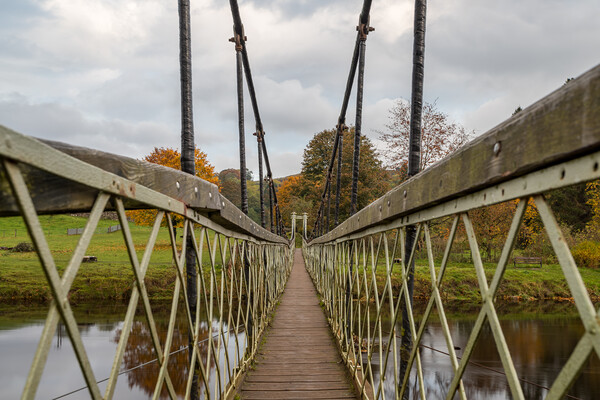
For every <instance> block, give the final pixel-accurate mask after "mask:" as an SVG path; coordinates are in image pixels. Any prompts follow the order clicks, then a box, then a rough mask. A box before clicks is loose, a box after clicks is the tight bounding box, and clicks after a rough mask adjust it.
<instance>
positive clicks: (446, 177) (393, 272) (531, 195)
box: [303, 67, 600, 399]
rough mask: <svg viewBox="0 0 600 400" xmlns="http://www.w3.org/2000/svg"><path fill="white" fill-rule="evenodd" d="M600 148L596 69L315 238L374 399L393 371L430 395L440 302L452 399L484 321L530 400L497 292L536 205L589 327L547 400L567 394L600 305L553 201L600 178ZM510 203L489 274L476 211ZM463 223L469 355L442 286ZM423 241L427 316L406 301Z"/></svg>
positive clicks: (324, 276)
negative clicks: (438, 249) (433, 327)
mask: <svg viewBox="0 0 600 400" xmlns="http://www.w3.org/2000/svg"><path fill="white" fill-rule="evenodd" d="M599 149H600V67H596V68H594V69H592V70H591V71H589V72H587V73H586V74H584V75H582V76H581V77H579V78H578V79H576V80H575V81H571V82H569V84H567V85H564V86H563V87H562V88H560V89H559V90H557V91H555V92H554V93H552V94H550V95H549V96H547V97H546V98H544V99H542V100H540V101H539V102H538V103H536V104H534V105H532V106H531V107H529V108H527V109H525V110H523V111H522V112H520V113H518V114H517V115H515V116H513V117H512V118H511V119H509V120H507V121H506V122H504V123H502V124H500V125H499V126H498V127H496V128H494V129H493V130H491V131H490V132H488V133H487V134H484V135H483V136H482V137H480V138H478V139H477V140H476V141H475V142H473V143H471V144H469V145H468V146H466V147H465V148H463V149H461V150H460V151H459V152H457V153H455V154H454V155H452V156H451V157H450V158H448V159H445V160H443V161H442V162H440V163H438V164H437V165H435V166H434V167H432V168H430V169H428V170H426V171H424V172H423V173H421V174H420V175H418V176H416V177H415V178H412V179H410V180H409V181H407V182H406V183H404V184H402V185H401V186H399V187H397V188H396V189H394V190H392V191H391V192H389V193H388V194H386V195H385V196H383V197H382V198H380V199H378V200H376V201H375V202H374V203H372V204H371V205H369V206H368V207H366V208H365V209H363V210H361V211H360V212H359V213H358V214H356V215H354V216H353V217H351V218H349V219H348V220H346V221H345V222H343V223H342V224H341V225H340V226H338V227H337V228H336V229H334V230H333V231H331V232H329V233H328V234H325V235H323V236H321V237H320V238H317V239H315V240H313V241H311V242H309V243H306V242H304V246H303V252H304V257H305V260H306V262H307V268H308V270H309V272H310V274H311V276H312V279H313V281H314V283H315V286H316V287H317V289H318V291H319V293H320V295H321V297H322V300H323V303H324V306H325V309H326V311H327V314H328V318H329V322H330V325H331V329H332V331H333V333H334V335H335V337H336V338H337V340H338V342H339V347H340V349H341V351H342V354H343V358H344V360H345V362H346V364H347V366H348V368H349V370H350V372H351V374H352V376H353V379H354V382H355V384H356V385H357V387H358V388H359V390H360V391H361V394H362V395H363V397H365V398H376V399H384V398H389V397H390V394H389V392H388V393H387V394H386V390H384V387H386V385H385V382H384V380H385V378H386V372H389V371H393V374H391V373H390V374H387V375H388V377H389V376H390V375H393V386H392V385H391V383H388V385H387V388H390V387H391V390H392V391H393V392H394V395H393V397H394V398H405V396H406V394H407V391H408V390H410V388H416V392H418V396H419V397H420V398H421V399H425V398H427V397H428V396H427V389H426V385H425V382H424V378H423V365H422V363H421V358H420V349H421V345H422V339H423V337H424V336H423V335H424V332H425V331H426V327H427V325H428V321H429V320H430V317H431V315H432V312H433V310H434V308H435V309H436V310H437V314H438V316H439V321H440V324H441V329H442V331H443V335H444V338H445V342H446V347H447V349H442V350H443V351H444V352H447V354H448V357H449V358H450V363H451V367H452V370H453V378H452V380H451V382H450V383H449V385H448V386H447V387H446V390H447V395H446V398H447V399H454V398H455V396H458V397H459V398H461V399H465V398H467V394H466V392H465V388H464V386H463V383H462V378H463V375H464V372H465V369H466V367H467V365H468V364H469V362H470V359H471V356H472V354H473V350H474V348H475V345H476V343H477V341H478V338H479V336H480V334H481V332H482V329H483V327H484V326H485V325H489V327H490V328H491V329H490V330H491V333H492V334H493V338H494V340H495V344H496V348H497V351H498V354H499V356H500V360H501V364H502V368H503V372H504V374H505V375H506V378H507V381H508V385H509V387H510V394H511V396H512V398H514V399H524V395H523V389H522V387H521V382H520V378H519V376H518V374H517V371H516V369H515V365H514V363H513V358H512V355H511V351H510V348H509V347H508V346H507V343H506V340H505V337H504V334H503V331H502V328H501V326H500V322H499V319H498V313H497V309H496V307H497V302H496V294H497V291H498V288H499V287H500V285H501V284H502V282H503V278H504V275H505V272H506V269H507V265H508V264H509V260H510V257H511V253H512V251H513V249H514V246H515V242H516V240H517V235H518V233H519V229H520V227H521V226H522V225H523V220H524V215H525V212H526V209H527V207H533V206H534V205H535V207H537V212H538V213H539V217H540V219H541V221H542V223H543V225H544V228H545V231H546V233H547V236H548V238H549V241H550V243H551V245H552V248H553V250H554V252H555V255H556V258H557V260H558V262H559V263H560V267H561V269H562V273H563V275H564V279H565V281H566V283H567V285H568V287H569V290H570V292H571V294H572V297H573V300H574V303H575V306H576V308H577V311H578V314H579V316H580V318H581V322H582V324H583V327H584V329H585V333H584V334H583V336H582V337H581V339H580V340H579V343H578V344H577V346H576V347H575V349H574V350H573V351H572V354H571V356H570V357H569V359H568V360H567V362H566V363H565V364H564V365H563V366H562V369H561V371H560V373H559V374H558V376H557V377H556V379H555V380H554V382H553V383H552V385H551V387H549V391H548V393H547V397H546V399H561V398H563V397H564V396H565V394H566V393H567V391H568V389H569V388H570V386H572V385H573V383H574V382H575V380H576V378H577V377H578V375H579V372H580V371H581V369H582V368H583V365H584V363H585V362H586V360H587V359H588V357H589V356H590V354H592V353H593V352H595V353H596V354H597V355H600V336H599V335H598V332H600V325H599V315H600V312H599V311H597V310H596V309H595V308H594V305H593V303H592V301H591V299H590V296H589V295H588V292H587V290H586V286H585V284H584V281H583V279H582V277H581V274H580V272H579V270H578V267H577V265H576V264H575V262H574V259H573V256H572V255H571V252H570V249H569V247H568V245H567V243H566V240H565V237H564V235H563V232H562V230H561V227H560V226H559V224H558V223H557V221H556V218H555V216H554V214H553V211H552V210H551V209H550V207H549V206H548V203H547V201H546V199H545V196H546V195H547V193H548V192H550V191H551V190H554V189H558V188H562V187H565V186H569V185H573V184H577V183H582V182H586V181H590V180H594V179H598V178H600V169H599V167H598V166H599V165H600V152H599V151H598V150H599ZM505 202H512V203H513V204H514V208H513V209H514V211H513V214H512V223H511V224H510V228H509V229H508V230H507V232H505V234H506V236H505V237H506V239H505V241H504V245H503V248H502V252H501V255H500V257H499V261H498V262H497V265H496V267H495V269H494V271H493V277H492V278H491V281H488V279H487V278H486V273H485V270H484V266H483V262H482V259H481V255H480V251H479V244H478V238H477V235H476V233H475V232H476V230H475V228H474V226H473V213H475V212H476V211H477V210H480V209H485V208H486V207H489V206H493V205H496V204H500V203H505ZM440 226H444V227H447V228H448V230H447V233H446V234H445V235H438V240H439V239H440V238H442V239H443V240H444V241H445V242H444V243H445V244H444V250H443V256H442V258H441V262H437V263H436V259H435V257H434V252H433V243H432V229H433V227H440ZM409 227H410V229H416V232H417V233H416V234H417V238H418V240H416V241H415V242H414V243H415V245H414V246H413V247H412V249H408V250H406V249H405V246H404V243H405V237H406V231H407V228H409ZM459 230H460V232H461V235H462V236H463V237H466V241H467V242H468V247H469V249H470V254H471V257H472V260H471V262H472V266H473V268H474V271H475V273H476V276H477V282H478V288H479V292H480V297H481V304H480V308H479V312H478V316H477V320H476V322H475V325H474V328H473V330H472V332H471V333H470V337H469V340H468V342H467V344H466V346H465V347H464V348H463V351H462V357H461V358H460V359H459V358H458V357H457V354H456V351H455V346H454V343H453V339H452V334H451V330H450V328H449V323H448V319H447V317H446V311H445V309H447V308H446V307H447V305H446V301H445V299H444V298H443V296H442V295H441V293H440V291H441V287H442V285H443V283H444V277H445V276H446V274H447V273H448V271H449V270H450V269H452V268H453V265H452V263H451V262H449V259H450V258H451V254H452V246H453V244H455V243H456V240H457V239H456V238H457V236H458V234H457V232H458V231H459ZM419 242H420V243H421V245H422V246H423V250H424V251H423V250H420V251H421V252H424V253H425V258H426V262H427V269H428V274H429V286H428V287H429V289H428V291H429V293H428V297H429V300H428V302H427V306H426V308H425V311H424V313H423V315H422V316H421V318H420V321H419V322H418V321H417V320H416V318H415V315H413V309H412V307H411V306H409V307H405V305H407V304H408V305H412V301H413V299H411V298H410V295H409V290H408V282H409V278H410V275H411V274H414V267H413V268H410V266H411V265H414V264H413V263H414V260H415V258H416V251H417V244H418V243H419ZM394 279H396V280H397V281H399V286H400V288H399V289H398V288H396V287H394V283H393V282H394ZM403 310H404V312H405V315H406V318H405V319H404V320H403V318H402V314H403ZM384 314H386V318H387V316H389V320H390V321H391V322H389V324H384V322H383V321H382V320H383V315H384ZM400 322H401V323H402V328H400V327H399V326H398V324H399V323H400ZM388 325H389V326H388ZM402 329H408V330H409V332H410V337H411V338H412V343H408V344H406V343H405V344H404V347H403V344H402V343H401V339H400V338H401V337H402V335H403V332H401V330H402ZM375 359H377V363H378V366H377V368H378V369H379V371H377V373H375V371H374V363H373V362H374V360H375ZM403 364H404V365H403ZM402 371H405V372H404V373H402ZM409 380H411V381H412V382H409ZM413 393H414V392H413Z"/></svg>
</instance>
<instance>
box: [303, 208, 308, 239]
mask: <svg viewBox="0 0 600 400" xmlns="http://www.w3.org/2000/svg"><path fill="white" fill-rule="evenodd" d="M307 225H308V214H307V213H302V235H303V236H304V239H306V226H307Z"/></svg>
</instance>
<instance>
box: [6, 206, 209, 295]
mask: <svg viewBox="0 0 600 400" xmlns="http://www.w3.org/2000/svg"><path fill="white" fill-rule="evenodd" d="M86 222H87V219H86V218H81V217H75V216H69V215H51V216H40V224H41V226H42V229H43V231H44V233H45V237H46V240H47V242H48V247H49V248H50V252H51V254H52V257H53V259H54V262H55V263H56V265H57V270H58V273H59V274H60V275H62V273H63V271H64V269H65V268H66V266H67V265H68V263H69V261H70V257H71V254H72V253H73V250H74V249H75V248H76V246H77V243H78V241H79V238H80V236H79V235H69V234H67V232H68V230H76V229H80V228H83V227H84V226H85V224H86ZM114 225H115V221H113V220H101V221H100V223H99V224H98V227H97V229H96V232H95V234H94V236H93V238H92V241H91V242H90V244H89V246H88V248H87V251H86V255H88V256H94V257H96V258H97V261H96V262H89V263H82V264H81V266H80V268H79V270H78V272H77V275H76V277H75V280H74V281H73V285H72V286H71V290H70V291H69V298H70V300H71V302H73V303H77V302H90V301H99V300H110V301H127V300H128V299H129V297H130V295H131V290H132V288H133V285H134V282H135V279H134V274H133V269H132V267H131V263H130V261H129V254H128V251H127V247H126V246H125V243H124V240H123V235H122V232H121V231H120V230H117V231H114V232H111V233H109V229H108V228H109V227H111V226H114ZM129 229H130V231H131V237H132V240H133V244H134V246H135V249H136V254H137V256H138V260H141V258H142V255H143V253H144V250H145V248H146V244H147V241H148V238H149V236H150V231H151V228H150V227H145V226H136V225H134V224H132V223H130V224H129ZM179 231H180V230H179ZM196 235H199V230H197V231H196ZM213 237H214V236H213V234H212V233H211V234H210V235H209V240H211V241H212V239H213ZM177 240H178V242H179V243H178V247H179V248H181V243H180V242H181V241H182V239H181V238H180V237H178V238H177ZM19 243H31V239H30V238H29V236H28V234H27V230H26V228H25V225H24V223H23V220H22V219H21V218H20V217H6V218H1V219H0V248H4V249H3V250H0V303H5V304H7V303H12V304H14V303H47V302H49V301H50V300H51V298H52V295H51V292H50V288H49V286H48V283H47V281H46V277H45V275H44V273H43V270H42V267H41V264H40V262H39V260H38V256H37V254H36V253H35V252H33V251H31V252H18V251H14V250H10V249H11V248H14V247H16V246H17V245H18V244H19ZM203 250H204V251H203V265H208V264H209V263H208V257H209V254H208V251H207V245H206V240H205V244H204V249H203ZM219 257H220V255H218V256H217V260H219ZM217 263H218V261H217ZM218 269H219V271H220V267H218ZM175 279H176V270H175V266H174V263H173V252H172V249H171V242H170V239H169V233H168V230H167V228H161V229H160V231H159V234H158V237H157V240H156V244H155V245H154V250H153V252H152V257H151V259H150V264H149V266H148V271H147V272H146V278H145V282H144V283H145V285H146V289H147V292H148V295H149V297H150V298H151V299H153V300H163V299H170V298H171V296H172V294H173V286H174V284H175Z"/></svg>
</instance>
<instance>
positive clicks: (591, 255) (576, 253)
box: [571, 240, 600, 268]
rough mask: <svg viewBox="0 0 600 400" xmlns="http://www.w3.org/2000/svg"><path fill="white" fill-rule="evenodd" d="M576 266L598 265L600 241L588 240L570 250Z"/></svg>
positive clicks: (599, 264)
mask: <svg viewBox="0 0 600 400" xmlns="http://www.w3.org/2000/svg"><path fill="white" fill-rule="evenodd" d="M571 253H572V254H573V258H574V259H575V263H576V264H577V266H578V267H586V268H598V267H600V243H599V242H592V241H590V240H587V241H584V242H581V243H579V244H578V245H577V246H575V247H574V248H573V250H572V251H571Z"/></svg>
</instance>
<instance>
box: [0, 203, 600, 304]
mask: <svg viewBox="0 0 600 400" xmlns="http://www.w3.org/2000/svg"><path fill="white" fill-rule="evenodd" d="M86 221H87V219H86V218H81V217H74V216H69V215H53V216H41V217H40V222H41V224H42V227H43V230H44V232H45V233H46V237H47V240H48V245H49V247H50V250H51V252H52V255H53V256H54V260H55V262H56V264H57V266H58V270H59V273H61V272H62V271H63V270H64V268H65V266H66V265H67V264H68V262H69V259H70V256H71V253H72V251H73V249H74V248H75V246H76V245H77V242H78V240H79V236H77V235H73V236H68V235H67V229H69V228H83V227H84V226H85V224H86ZM117 224H118V222H117V221H112V220H101V221H100V224H99V226H98V229H97V230H96V234H95V235H94V237H93V239H92V242H91V243H90V246H89V248H88V250H87V252H86V254H87V255H93V256H97V257H98V262H96V263H84V264H82V265H81V267H80V270H79V272H78V274H77V277H76V279H75V281H74V282H73V286H72V288H71V291H70V293H69V295H70V298H71V300H72V301H74V302H78V301H90V300H123V301H124V300H127V299H128V298H129V295H130V292H131V289H132V285H133V282H134V279H133V271H132V268H131V265H130V263H129V257H128V255H127V251H126V247H125V244H124V241H123V235H122V232H121V231H117V232H114V233H106V231H107V228H108V227H109V226H113V225H117ZM129 227H130V230H131V233H132V237H133V241H134V245H135V247H136V250H137V254H138V259H141V256H142V254H143V251H144V249H145V245H146V242H147V239H148V237H149V235H150V228H149V227H143V226H136V225H134V224H131V223H130V224H129ZM15 232H16V236H15ZM178 232H179V233H181V230H180V229H179V230H178ZM196 234H197V235H199V231H196ZM209 236H210V237H209V240H212V238H213V234H212V233H211V234H210V235H209ZM181 240H182V239H181V238H178V241H179V245H180V244H181V243H180V242H181ZM30 241H31V240H30V238H29V236H28V235H27V231H26V229H25V225H24V223H23V221H22V219H21V218H20V217H8V218H0V246H1V247H14V246H16V245H17V244H18V243H21V242H30ZM204 248H205V251H203V266H204V268H205V270H207V269H208V267H207V266H208V265H209V253H208V251H206V245H205V246H204ZM219 257H220V254H217V264H219ZM438 264H439V262H438ZM416 265H417V266H416V274H415V292H414V294H415V298H417V299H427V298H428V297H429V294H430V293H431V282H430V275H429V269H428V267H427V266H426V265H427V264H426V261H425V260H417V262H416ZM495 267H496V265H495V264H494V263H484V268H485V271H486V275H487V278H488V282H489V281H491V278H492V275H493V273H494V270H495ZM219 268H220V267H218V269H219ZM384 271H385V268H383V267H381V268H378V270H377V282H378V286H379V288H380V291H379V292H380V293H381V289H382V288H383V285H384V283H385V272H384ZM580 272H581V275H582V278H583V280H584V283H585V285H586V287H587V290H588V293H589V294H590V296H591V297H592V299H593V301H595V302H596V301H598V300H599V299H600V271H599V270H595V269H587V268H582V269H580ZM175 276H176V274H175V268H174V266H173V263H172V251H171V246H170V240H169V237H168V232H167V229H166V228H161V230H160V233H159V236H158V240H157V242H156V245H155V247H154V252H153V253H152V258H151V260H150V265H149V268H148V272H147V274H146V281H145V283H146V287H147V289H148V294H149V295H150V297H152V298H154V299H167V298H170V296H171V295H172V288H173V284H174V282H175ZM392 276H393V278H392V285H393V287H394V292H397V291H398V290H399V288H400V285H401V278H400V276H401V273H400V269H399V266H398V265H397V264H395V265H394V273H393V275H392ZM441 294H442V297H443V298H444V299H446V300H459V301H469V302H475V303H476V302H479V301H480V299H481V295H480V292H479V285H478V283H477V276H476V274H475V269H474V267H473V266H472V264H470V263H460V262H452V263H451V264H450V265H449V267H448V269H447V271H446V276H445V278H444V283H443V285H442V290H441ZM50 297H51V295H50V291H49V287H48V284H47V283H46V278H45V276H44V274H43V271H42V268H41V266H40V263H39V261H38V258H37V254H36V253H35V252H29V253H17V252H13V251H10V250H0V303H7V302H21V301H25V302H27V301H29V302H32V301H33V302H45V301H48V300H49V299H50ZM497 298H498V299H507V300H556V299H569V298H572V294H571V291H570V290H569V288H568V285H567V283H566V280H565V278H564V276H563V273H562V270H561V268H560V266H559V265H557V264H550V265H546V264H545V265H544V266H543V267H542V268H534V267H518V268H514V267H512V266H509V267H508V269H507V271H506V274H505V277H504V279H503V281H502V284H501V285H500V288H499V290H498V295H497Z"/></svg>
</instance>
